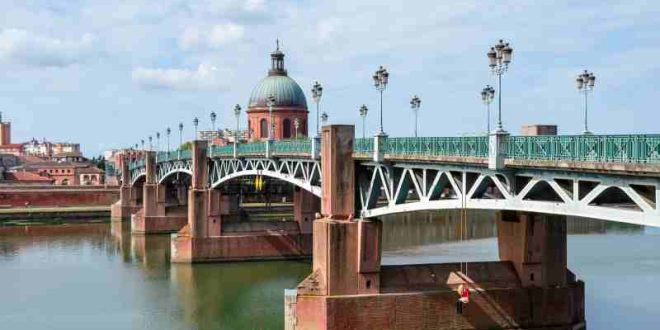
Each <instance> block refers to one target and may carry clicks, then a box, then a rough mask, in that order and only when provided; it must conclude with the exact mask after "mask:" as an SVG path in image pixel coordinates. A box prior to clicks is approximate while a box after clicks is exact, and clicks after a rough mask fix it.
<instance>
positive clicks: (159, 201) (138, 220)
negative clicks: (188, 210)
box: [131, 151, 187, 234]
mask: <svg viewBox="0 0 660 330" xmlns="http://www.w3.org/2000/svg"><path fill="white" fill-rule="evenodd" d="M145 167H146V181H145V184H144V186H143V187H142V208H140V209H139V210H138V211H137V212H136V213H135V214H133V216H132V217H131V233H133V234H162V233H172V232H176V231H178V230H180V229H181V228H182V227H183V226H184V225H185V224H186V222H187V219H186V217H185V215H183V216H182V215H178V216H176V215H175V216H168V215H167V214H166V208H165V201H166V189H167V188H166V187H165V185H164V184H159V183H158V182H157V181H156V154H155V152H153V151H147V152H145Z"/></svg>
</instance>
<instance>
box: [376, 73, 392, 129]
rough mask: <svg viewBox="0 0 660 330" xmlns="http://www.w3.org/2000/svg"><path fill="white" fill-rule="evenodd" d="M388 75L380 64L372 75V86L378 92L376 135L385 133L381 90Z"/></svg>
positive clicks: (385, 84)
mask: <svg viewBox="0 0 660 330" xmlns="http://www.w3.org/2000/svg"><path fill="white" fill-rule="evenodd" d="M389 76H390V74H389V72H387V69H385V68H384V67H383V66H382V65H381V66H380V67H378V70H376V72H375V73H374V75H373V79H374V86H375V87H376V90H378V91H379V92H380V127H379V128H378V135H385V131H383V91H384V90H385V88H386V87H387V82H388V80H389Z"/></svg>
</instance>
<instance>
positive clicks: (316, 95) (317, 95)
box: [312, 81, 323, 136]
mask: <svg viewBox="0 0 660 330" xmlns="http://www.w3.org/2000/svg"><path fill="white" fill-rule="evenodd" d="M321 95H323V87H321V84H320V83H319V82H318V81H315V82H314V84H313V85H312V99H313V100H314V103H316V136H321V131H320V129H319V107H320V106H319V104H320V103H321Z"/></svg>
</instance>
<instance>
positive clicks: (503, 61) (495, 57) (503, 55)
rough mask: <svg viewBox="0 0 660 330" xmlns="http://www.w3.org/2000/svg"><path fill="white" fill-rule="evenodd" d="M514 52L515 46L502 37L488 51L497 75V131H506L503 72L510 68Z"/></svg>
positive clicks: (492, 68) (490, 62)
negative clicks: (504, 122) (503, 104)
mask: <svg viewBox="0 0 660 330" xmlns="http://www.w3.org/2000/svg"><path fill="white" fill-rule="evenodd" d="M512 54H513V48H511V46H509V43H508V42H507V43H505V42H504V41H503V40H502V39H500V41H499V42H498V43H497V44H495V46H493V47H491V48H490V50H489V51H488V53H486V55H487V56H488V61H489V63H488V66H489V67H490V69H491V72H492V73H493V74H496V75H497V131H496V132H497V133H504V132H505V131H504V128H503V127H502V74H504V72H506V71H507V69H508V68H509V63H511V55H512Z"/></svg>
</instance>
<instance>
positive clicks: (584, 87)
mask: <svg viewBox="0 0 660 330" xmlns="http://www.w3.org/2000/svg"><path fill="white" fill-rule="evenodd" d="M575 82H576V83H577V89H578V91H579V92H580V93H583V94H584V132H583V134H584V135H590V134H591V132H590V131H589V126H588V124H587V119H588V118H587V115H588V112H587V111H588V107H587V105H588V104H587V98H588V97H587V96H588V95H589V92H591V91H593V90H594V84H595V83H596V76H595V75H594V73H593V72H589V71H587V70H584V72H583V73H582V74H579V75H578V76H577V79H575Z"/></svg>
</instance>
